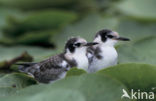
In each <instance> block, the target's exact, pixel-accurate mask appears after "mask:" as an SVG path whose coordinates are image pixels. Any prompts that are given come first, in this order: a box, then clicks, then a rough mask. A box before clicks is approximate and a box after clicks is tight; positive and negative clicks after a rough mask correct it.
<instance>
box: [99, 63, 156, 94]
mask: <svg viewBox="0 0 156 101" xmlns="http://www.w3.org/2000/svg"><path fill="white" fill-rule="evenodd" d="M98 74H105V75H109V76H111V77H113V78H116V79H117V80H119V81H121V82H122V83H123V84H125V85H126V87H128V89H129V90H131V89H134V90H136V91H137V90H138V89H140V90H141V91H148V92H149V91H152V92H156V91H155V90H152V87H156V79H155V78H156V66H152V65H148V64H135V63H130V64H120V65H117V66H114V67H110V68H107V69H103V70H101V71H99V72H98Z"/></svg>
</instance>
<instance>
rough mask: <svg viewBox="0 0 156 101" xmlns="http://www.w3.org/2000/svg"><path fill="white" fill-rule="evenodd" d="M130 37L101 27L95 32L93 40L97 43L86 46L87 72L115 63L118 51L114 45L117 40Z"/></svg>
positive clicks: (125, 39) (124, 39)
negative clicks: (121, 35)
mask: <svg viewBox="0 0 156 101" xmlns="http://www.w3.org/2000/svg"><path fill="white" fill-rule="evenodd" d="M129 40H130V39H128V38H124V37H120V36H119V34H118V33H117V32H115V31H112V30H109V29H103V30H100V31H99V32H97V34H96V35H95V38H94V41H93V42H96V43H98V44H97V45H95V46H91V47H89V48H88V56H89V62H90V63H89V67H88V72H89V73H92V72H96V71H98V70H101V69H103V68H106V67H110V66H113V65H116V64H117V61H118V53H117V51H116V49H115V47H114V45H115V44H116V43H117V42H118V41H129Z"/></svg>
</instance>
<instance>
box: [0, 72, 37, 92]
mask: <svg viewBox="0 0 156 101" xmlns="http://www.w3.org/2000/svg"><path fill="white" fill-rule="evenodd" d="M33 84H37V82H36V81H35V80H34V79H33V78H32V77H29V76H27V75H25V74H20V73H12V74H7V75H5V76H3V77H1V78H0V87H10V88H17V89H21V88H24V87H27V86H30V85H33Z"/></svg>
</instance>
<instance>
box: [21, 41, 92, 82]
mask: <svg viewBox="0 0 156 101" xmlns="http://www.w3.org/2000/svg"><path fill="white" fill-rule="evenodd" d="M94 44H95V43H87V41H86V40H85V39H83V38H71V39H69V40H68V41H67V43H66V45H65V50H64V52H63V53H61V54H59V55H55V56H52V57H50V58H48V59H46V60H43V61H41V62H39V63H23V64H19V65H22V66H20V67H19V70H20V71H22V72H25V73H28V74H30V75H32V76H33V77H34V78H35V79H36V80H38V81H39V82H42V83H49V82H52V81H55V80H58V79H61V78H64V77H65V75H66V72H67V71H68V70H69V69H70V68H72V67H77V68H81V69H84V70H87V69H88V65H89V63H88V58H87V56H86V54H87V47H88V46H90V45H94Z"/></svg>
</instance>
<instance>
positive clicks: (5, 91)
mask: <svg viewBox="0 0 156 101" xmlns="http://www.w3.org/2000/svg"><path fill="white" fill-rule="evenodd" d="M16 91H17V89H16V88H12V87H0V97H5V96H10V95H13V94H15V92H16Z"/></svg>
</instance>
